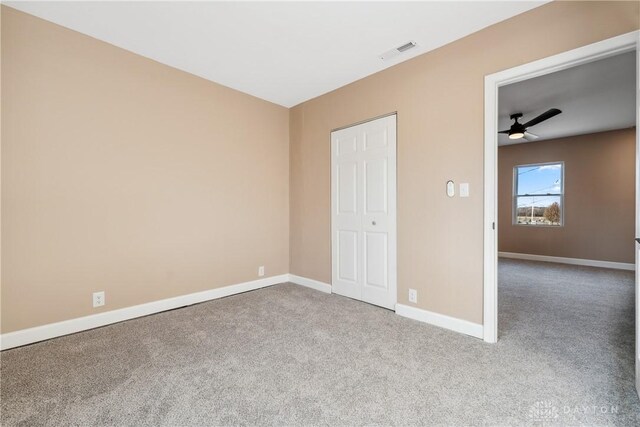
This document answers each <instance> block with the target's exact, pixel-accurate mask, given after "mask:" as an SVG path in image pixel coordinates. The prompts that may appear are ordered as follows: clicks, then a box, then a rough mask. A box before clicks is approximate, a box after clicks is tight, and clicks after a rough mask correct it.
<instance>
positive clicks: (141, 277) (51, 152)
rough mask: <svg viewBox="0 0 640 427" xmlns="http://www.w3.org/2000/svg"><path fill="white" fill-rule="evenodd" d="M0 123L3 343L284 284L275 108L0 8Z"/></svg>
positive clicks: (282, 137) (279, 119)
mask: <svg viewBox="0 0 640 427" xmlns="http://www.w3.org/2000/svg"><path fill="white" fill-rule="evenodd" d="M2 122H3V126H2V255H3V259H2V264H3V265H2V266H3V269H2V302H3V305H2V332H11V331H15V330H18V329H22V328H27V327H31V326H36V325H41V324H46V323H51V322H56V321H60V320H65V319H70V318H75V317H79V316H83V315H88V314H93V313H98V312H101V311H105V310H112V309H116V308H121V307H126V306H131V305H135V304H140V303H145V302H149V301H154V300H158V299H162V298H167V297H173V296H177V295H183V294H188V293H191V292H196V291H202V290H207V289H212V288H216V287H220V286H225V285H229V284H235V283H240V282H244V281H248V280H254V279H257V278H258V277H257V269H258V266H259V265H264V266H266V272H267V276H271V275H276V274H283V273H287V272H288V271H289V236H288V230H289V218H288V216H289V202H288V199H289V188H288V187H289V141H288V140H289V113H288V110H287V109H286V108H283V107H279V106H276V105H274V104H271V103H268V102H265V101H262V100H259V99H257V98H253V97H251V96H248V95H245V94H241V93H239V92H236V91H234V90H231V89H228V88H225V87H222V86H220V85H217V84H214V83H211V82H208V81H206V80H203V79H200V78H198V77H195V76H192V75H190V74H187V73H184V72H181V71H178V70H175V69H173V68H170V67H167V66H164V65H161V64H159V63H156V62H154V61H151V60H149V59H145V58H143V57H141V56H138V55H135V54H133V53H129V52H127V51H124V50H122V49H119V48H116V47H114V46H111V45H109V44H106V43H102V42H100V41H97V40H95V39H92V38H90V37H87V36H84V35H81V34H79V33H76V32H73V31H70V30H67V29H64V28H62V27H59V26H56V25H54V24H51V23H48V22H46V21H43V20H40V19H38V18H35V17H32V16H29V15H26V14H23V13H20V12H17V11H15V10H13V9H10V8H7V7H4V6H3V7H2ZM98 290H104V291H106V301H107V305H106V306H105V307H103V308H101V309H93V308H92V307H91V294H92V292H94V291H98Z"/></svg>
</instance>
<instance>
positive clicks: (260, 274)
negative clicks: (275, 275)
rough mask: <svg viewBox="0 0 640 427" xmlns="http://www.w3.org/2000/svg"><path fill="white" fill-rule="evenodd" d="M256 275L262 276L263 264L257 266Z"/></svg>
mask: <svg viewBox="0 0 640 427" xmlns="http://www.w3.org/2000/svg"><path fill="white" fill-rule="evenodd" d="M258 276H260V277H262V276H264V265H261V266H260V267H258Z"/></svg>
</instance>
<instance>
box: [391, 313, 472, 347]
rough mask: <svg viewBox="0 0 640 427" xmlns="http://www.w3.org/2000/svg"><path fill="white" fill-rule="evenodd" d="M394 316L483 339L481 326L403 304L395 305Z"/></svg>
mask: <svg viewBox="0 0 640 427" xmlns="http://www.w3.org/2000/svg"><path fill="white" fill-rule="evenodd" d="M396 314H398V315H400V316H403V317H408V318H409V319H413V320H418V321H420V322H424V323H429V324H430V325H434V326H439V327H441V328H445V329H449V330H452V331H454V332H459V333H461V334H466V335H471V336H472V337H475V338H480V339H482V338H483V331H482V325H480V324H478V323H473V322H469V321H468V320H462V319H458V318H455V317H451V316H446V315H444V314H439V313H434V312H433V311H428V310H423V309H421V308H416V307H411V306H408V305H404V304H396Z"/></svg>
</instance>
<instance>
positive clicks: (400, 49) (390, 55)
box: [380, 41, 416, 61]
mask: <svg viewBox="0 0 640 427" xmlns="http://www.w3.org/2000/svg"><path fill="white" fill-rule="evenodd" d="M415 46H416V42H414V41H410V42H407V43H405V44H403V45H402V46H398V47H396V48H393V49H391V50H390V51H387V52H385V53H383V54H382V55H380V59H382V60H383V61H388V60H389V59H391V58H395V57H396V56H398V55H400V54H401V53H403V52H406V51H408V50H409V49H411V48H412V47H415Z"/></svg>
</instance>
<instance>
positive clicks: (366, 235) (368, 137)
mask: <svg viewBox="0 0 640 427" xmlns="http://www.w3.org/2000/svg"><path fill="white" fill-rule="evenodd" d="M331 182H332V185H331V240H332V286H333V289H332V291H333V292H334V293H336V294H340V295H344V296H347V297H350V298H355V299H358V300H362V301H365V302H368V303H371V304H375V305H379V306H382V307H386V308H389V309H395V304H396V116H395V115H392V116H387V117H383V118H381V119H377V120H372V121H369V122H366V123H362V124H359V125H356V126H352V127H349V128H346V129H341V130H338V131H335V132H333V133H332V134H331Z"/></svg>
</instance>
